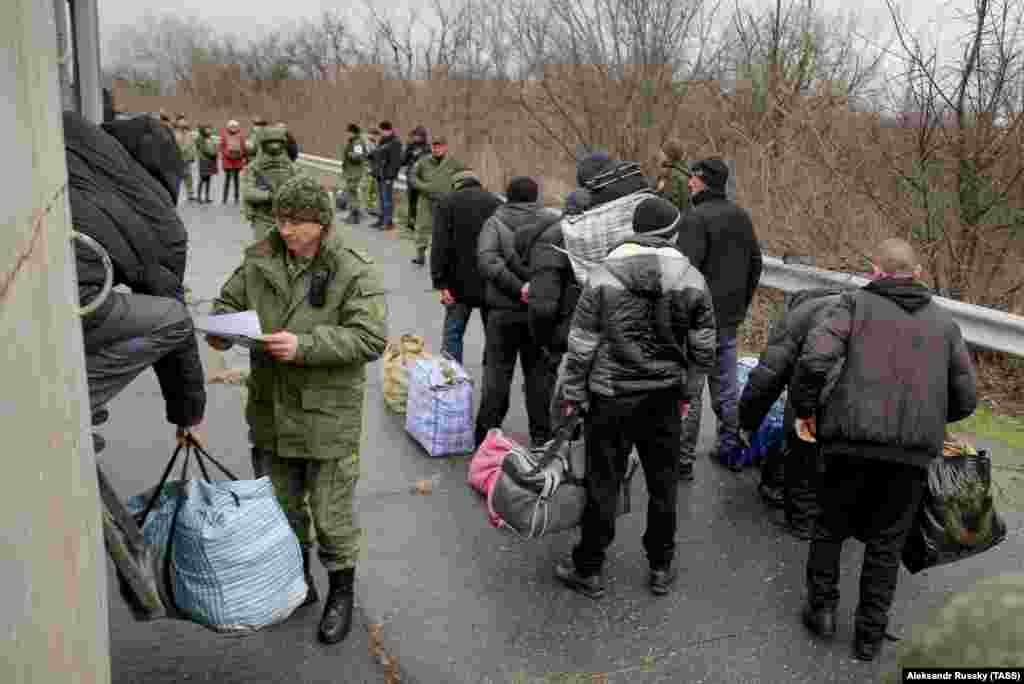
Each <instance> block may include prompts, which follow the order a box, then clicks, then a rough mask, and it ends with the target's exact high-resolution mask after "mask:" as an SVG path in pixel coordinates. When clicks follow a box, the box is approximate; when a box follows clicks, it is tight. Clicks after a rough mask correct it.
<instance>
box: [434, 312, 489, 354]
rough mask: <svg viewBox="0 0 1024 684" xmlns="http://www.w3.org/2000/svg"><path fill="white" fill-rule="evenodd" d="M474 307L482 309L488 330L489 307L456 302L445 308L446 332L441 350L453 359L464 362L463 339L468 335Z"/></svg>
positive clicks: (484, 322) (482, 319)
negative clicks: (467, 331) (467, 329)
mask: <svg viewBox="0 0 1024 684" xmlns="http://www.w3.org/2000/svg"><path fill="white" fill-rule="evenodd" d="M473 309H479V310H480V320H481V321H483V324H484V330H485V331H486V330H487V308H486V307H482V306H481V307H475V306H473V305H471V304H465V303H463V302H455V303H454V304H451V305H449V306H446V307H445V308H444V332H443V333H442V335H443V339H442V340H441V351H443V352H446V353H447V354H449V355H450V356H451V357H452V358H453V359H455V360H456V361H458V362H459V365H460V366H461V365H464V364H463V363H462V340H463V338H464V337H465V336H466V328H467V327H468V326H469V317H470V316H471V315H472V313H473Z"/></svg>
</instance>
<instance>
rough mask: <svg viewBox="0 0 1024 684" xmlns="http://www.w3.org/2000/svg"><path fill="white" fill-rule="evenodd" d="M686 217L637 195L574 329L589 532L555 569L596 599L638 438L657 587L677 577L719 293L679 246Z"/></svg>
mask: <svg viewBox="0 0 1024 684" xmlns="http://www.w3.org/2000/svg"><path fill="white" fill-rule="evenodd" d="M678 225H679V211H678V210H677V209H676V208H675V207H674V206H672V204H671V203H670V202H668V201H666V200H664V199H661V198H660V197H652V198H651V199H647V200H644V201H643V202H641V203H640V204H639V205H638V206H637V208H636V212H635V214H634V217H633V228H634V230H635V231H636V233H637V235H636V236H635V237H632V238H628V239H626V240H624V241H622V242H621V243H620V244H619V245H618V246H617V247H615V248H614V249H612V251H611V252H610V253H609V254H608V257H607V258H606V259H605V261H604V262H603V263H602V264H601V265H599V266H597V267H595V268H594V270H592V271H591V272H590V277H589V278H588V280H587V285H586V289H585V290H584V291H583V294H582V295H581V296H580V300H579V304H578V305H577V307H576V314H575V316H574V318H573V321H572V328H571V330H570V332H569V350H568V352H567V354H566V360H565V369H564V374H565V378H564V383H563V385H562V388H561V396H560V398H559V400H560V402H561V408H562V413H563V415H565V416H571V415H574V414H576V413H578V412H580V411H585V412H586V415H585V423H584V434H585V437H584V440H585V442H586V449H587V465H586V471H587V475H586V482H587V504H586V508H585V509H584V512H583V523H582V527H583V531H582V532H583V533H582V539H581V540H580V543H579V544H578V545H577V546H576V548H575V549H574V550H573V553H572V560H571V562H567V563H559V564H558V565H557V566H556V568H555V576H556V577H557V578H558V579H559V580H560V581H561V582H562V583H564V584H565V585H566V586H568V587H569V588H570V589H572V590H574V591H577V592H579V593H581V594H583V595H585V596H588V597H590V598H595V599H596V598H600V597H601V596H603V595H604V591H605V587H604V579H603V576H602V572H601V569H602V566H603V564H604V560H605V549H607V548H608V546H609V545H610V544H611V542H612V539H613V538H614V536H615V517H616V512H617V509H618V496H619V490H620V488H621V484H622V479H623V478H624V477H625V474H626V470H627V465H628V462H629V453H630V451H631V449H632V447H633V445H634V444H635V445H636V448H637V452H638V454H639V456H640V461H641V463H642V465H643V469H644V476H645V478H646V480H647V491H648V495H649V496H650V502H649V503H648V506H647V531H646V533H645V534H644V537H643V544H644V549H645V550H646V552H647V559H648V562H649V563H650V567H651V575H650V588H651V591H652V592H653V593H654V594H655V595H659V596H660V595H664V594H667V593H668V592H669V589H670V587H671V585H672V584H673V582H674V581H675V579H676V573H677V571H676V569H675V568H674V567H673V566H672V561H673V557H674V555H675V534H676V498H677V487H676V483H677V479H678V473H679V456H678V455H679V438H680V431H681V429H682V423H681V419H680V418H681V415H685V414H686V411H687V410H688V408H689V401H690V398H691V397H692V396H693V394H694V393H695V392H697V391H698V388H697V387H696V382H695V381H696V379H698V378H701V377H702V376H703V374H704V373H707V372H708V370H709V369H710V368H712V367H713V365H714V362H715V344H716V339H715V315H714V307H713V305H712V303H711V295H710V293H709V291H708V288H707V285H706V283H705V282H704V277H703V276H702V275H701V274H700V271H698V270H697V269H696V268H695V267H694V266H693V265H692V264H690V261H689V260H688V259H687V258H686V256H684V255H683V253H682V252H680V251H679V249H678V248H677V247H676V246H675V243H674V240H675V237H676V230H677V229H678ZM637 416H643V417H644V419H643V420H637V419H636V417H637Z"/></svg>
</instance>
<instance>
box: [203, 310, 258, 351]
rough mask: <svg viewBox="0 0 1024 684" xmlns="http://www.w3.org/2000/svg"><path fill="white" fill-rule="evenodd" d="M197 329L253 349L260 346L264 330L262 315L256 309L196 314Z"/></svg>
mask: <svg viewBox="0 0 1024 684" xmlns="http://www.w3.org/2000/svg"><path fill="white" fill-rule="evenodd" d="M193 325H194V326H195V329H196V330H199V331H202V332H204V333H206V334H208V335H214V336H216V337H223V338H224V339H226V340H230V341H232V342H234V343H236V344H240V345H242V346H243V347H248V348H250V349H252V348H253V347H257V346H260V345H261V344H262V342H261V341H260V339H259V338H260V337H261V336H262V335H263V330H262V328H260V317H259V315H257V313H256V312H255V311H242V312H240V313H232V314H220V315H219V316H196V317H195V318H194V319H193Z"/></svg>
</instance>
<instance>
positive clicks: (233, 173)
mask: <svg viewBox="0 0 1024 684" xmlns="http://www.w3.org/2000/svg"><path fill="white" fill-rule="evenodd" d="M239 171H241V169H224V197H223V199H222V200H221V201H222V202H223V203H225V204H227V201H228V188H230V187H231V184H232V183H234V185H235V203H236V204H237V203H238V172H239Z"/></svg>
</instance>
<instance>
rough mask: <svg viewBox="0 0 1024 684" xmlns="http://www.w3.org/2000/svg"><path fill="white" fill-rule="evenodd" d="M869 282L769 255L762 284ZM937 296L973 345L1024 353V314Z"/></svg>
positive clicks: (789, 287)
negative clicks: (791, 262)
mask: <svg viewBox="0 0 1024 684" xmlns="http://www.w3.org/2000/svg"><path fill="white" fill-rule="evenodd" d="M867 283H868V279H867V278H863V277H861V276H857V275H851V274H848V273H837V272H835V271H826V270H824V269H821V268H814V267H813V266H799V265H796V264H786V263H783V261H782V259H778V258H776V257H769V256H766V257H764V271H763V272H762V274H761V282H760V283H759V284H760V285H762V286H764V287H770V288H772V289H775V290H782V291H784V292H796V291H799V290H805V289H808V288H817V287H862V286H863V285H866V284H867ZM934 300H935V303H936V304H938V305H939V306H941V307H942V308H943V309H945V310H946V311H948V312H949V313H950V314H952V316H953V319H954V320H956V322H957V324H959V326H960V331H961V332H962V333H963V336H964V339H965V340H967V342H968V343H969V344H971V345H972V346H974V347H980V348H982V349H991V350H993V351H999V352H1005V353H1007V354H1013V355H1015V356H1024V317H1022V316H1014V315H1013V314H1008V313H1005V312H1002V311H997V310H996V309H989V308H986V307H983V306H976V305H974V304H965V303H964V302H958V301H956V300H955V299H947V298H946V297H938V296H936V297H935V298H934Z"/></svg>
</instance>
